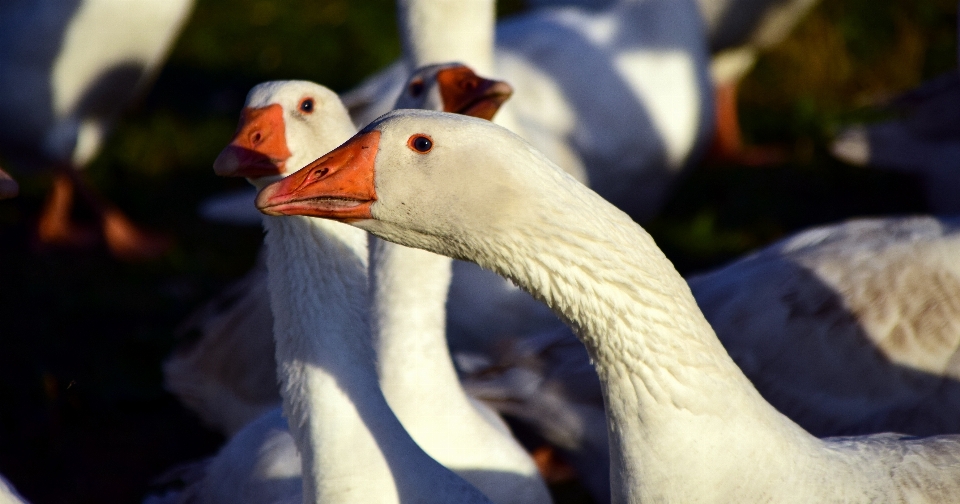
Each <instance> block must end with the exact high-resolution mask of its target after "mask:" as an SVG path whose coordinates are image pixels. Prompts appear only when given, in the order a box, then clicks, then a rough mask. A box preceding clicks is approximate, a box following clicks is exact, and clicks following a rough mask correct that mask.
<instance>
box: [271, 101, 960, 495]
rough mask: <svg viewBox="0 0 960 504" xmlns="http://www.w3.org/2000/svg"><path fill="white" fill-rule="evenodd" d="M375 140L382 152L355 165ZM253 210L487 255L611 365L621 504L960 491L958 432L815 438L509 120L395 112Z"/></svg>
mask: <svg viewBox="0 0 960 504" xmlns="http://www.w3.org/2000/svg"><path fill="white" fill-rule="evenodd" d="M419 136H428V137H429V138H430V139H431V146H432V147H431V148H430V149H429V150H427V151H426V152H424V151H422V150H416V149H414V148H413V147H414V146H417V145H422V142H418V141H416V139H417V137H419ZM361 146H366V148H367V149H368V150H369V149H376V156H372V155H368V157H366V158H365V159H363V160H361V159H359V158H357V157H356V156H355V155H354V153H355V152H356V151H357V150H358V149H359V148H360V147H361ZM491 146H496V147H495V148H491ZM345 174H349V175H345ZM345 179H347V180H354V181H358V182H359V181H360V180H368V181H369V182H367V183H363V184H361V187H368V186H367V184H369V187H370V188H375V189H374V191H375V192H372V193H371V192H369V190H368V192H366V193H365V196H363V197H358V198H350V199H349V200H343V199H342V198H344V196H345V194H344V192H343V191H341V190H339V189H338V186H337V183H338V182H339V181H341V180H345ZM331 180H333V182H332V183H331V182H330V181H331ZM335 202H343V204H341V203H337V204H332V203H335ZM408 205H415V206H412V207H411V208H413V209H414V211H412V212H411V211H405V210H404V207H406V206H408ZM257 206H258V207H259V208H260V209H261V210H263V211H265V212H266V213H268V214H272V215H291V214H294V215H296V214H299V215H311V216H315V217H325V218H334V219H348V220H349V221H350V222H351V223H352V224H353V225H355V226H357V227H360V228H362V229H366V230H368V231H370V232H372V233H373V234H375V235H377V236H380V237H381V238H384V239H388V240H391V241H395V242H399V243H402V244H404V245H406V246H415V247H420V248H424V249H427V250H430V251H432V252H434V253H441V254H446V255H450V256H454V257H458V258H461V259H469V260H473V261H476V262H477V263H478V264H480V265H482V266H485V267H488V268H491V269H493V270H494V271H496V272H497V273H499V274H501V275H503V276H505V277H507V278H510V279H511V280H513V281H515V282H516V283H517V284H518V285H520V286H521V287H522V288H524V289H525V290H528V291H529V292H531V293H532V294H534V295H535V296H536V297H538V298H539V299H541V300H542V301H544V302H545V303H546V304H547V305H548V306H550V307H551V309H553V310H554V311H555V312H556V313H557V314H558V315H559V316H560V317H561V318H563V319H564V320H565V322H566V323H568V324H569V325H570V326H571V327H572V328H573V329H574V331H575V332H576V333H577V336H578V337H579V338H580V340H581V341H582V342H583V343H584V345H585V346H586V348H587V350H588V352H589V353H590V356H591V359H592V360H593V362H594V365H595V367H596V369H597V373H598V376H599V378H600V382H601V384H602V389H603V394H604V399H605V405H606V413H607V419H608V420H607V421H608V434H609V439H610V451H611V492H612V495H613V499H612V501H613V502H645V501H678V502H732V501H737V502H770V501H774V502H812V501H817V502H824V501H846V502H900V501H904V500H909V501H911V502H946V501H950V500H956V499H957V498H958V497H960V439H958V438H957V437H953V436H939V437H930V438H913V437H906V436H901V435H896V434H879V435H873V436H863V437H853V438H827V439H818V438H816V437H814V436H812V435H810V434H808V433H807V432H805V431H804V430H803V429H801V428H800V427H799V426H797V425H796V424H795V423H793V422H791V421H790V420H789V419H787V418H786V417H785V416H783V415H782V414H780V413H779V412H777V411H776V410H775V409H774V408H773V407H772V406H770V405H769V403H767V402H766V401H764V400H763V398H762V397H761V396H760V394H759V393H758V392H757V390H756V389H755V388H754V387H753V385H752V384H751V383H750V381H749V380H748V379H747V378H746V377H745V376H744V375H743V373H742V372H741V371H740V369H739V368H738V367H737V366H736V364H735V363H734V361H733V360H732V359H731V358H730V356H729V355H728V354H727V353H726V351H725V350H724V348H723V346H722V345H721V344H720V341H719V340H718V339H717V337H716V335H715V334H714V332H713V330H712V328H711V327H710V324H709V323H708V322H707V321H706V319H705V318H704V317H703V314H702V313H701V311H700V309H699V308H698V307H697V304H696V301H695V299H694V297H693V295H692V294H691V292H690V289H689V287H688V286H687V284H686V282H685V281H684V280H683V279H682V278H681V277H680V275H679V274H678V273H677V272H676V270H675V269H674V268H673V266H672V265H671V264H670V262H669V261H668V260H667V259H666V258H665V257H664V256H663V254H662V252H660V250H659V249H658V248H657V247H656V245H655V244H654V242H653V240H652V239H651V238H650V236H649V235H648V234H646V232H644V231H643V229H642V228H641V227H640V226H639V225H637V224H636V223H635V222H633V221H632V220H631V219H630V218H629V217H628V216H627V215H626V214H624V213H623V212H621V211H619V210H617V209H616V208H615V207H613V206H612V205H610V204H609V203H608V202H606V201H604V200H603V199H602V198H600V197H599V196H598V195H597V194H596V193H594V192H592V191H590V190H589V189H587V188H585V187H583V186H582V185H581V184H579V183H577V182H576V181H574V180H573V179H571V178H570V177H569V176H567V175H565V174H564V173H563V172H562V171H561V170H560V169H558V168H557V167H556V166H555V165H553V164H552V163H551V162H550V161H548V160H547V159H546V158H545V157H544V156H543V155H541V154H540V153H538V152H537V151H536V150H534V149H533V148H531V147H530V146H529V144H527V143H526V142H524V141H522V140H521V139H519V138H518V137H516V136H515V135H513V134H511V133H509V132H507V131H505V130H503V129H500V128H498V127H497V126H494V125H490V124H485V123H482V122H478V121H476V120H473V119H470V118H463V117H456V116H450V115H446V114H440V113H431V112H419V111H397V112H393V113H391V114H388V115H386V116H384V117H383V118H381V119H380V120H378V121H376V122H374V123H372V124H371V125H370V126H368V127H367V128H365V129H364V130H363V131H362V132H361V133H359V134H358V135H356V136H355V137H354V138H353V139H351V141H349V142H347V143H345V144H344V145H342V146H341V147H339V148H338V149H337V150H335V151H333V152H331V153H330V154H328V155H327V156H325V157H324V158H322V159H320V160H318V161H317V162H314V163H312V164H311V165H308V166H307V167H305V168H303V169H302V170H301V171H299V172H298V173H296V174H294V175H291V176H290V177H288V178H287V179H284V180H283V181H280V182H277V183H274V184H271V185H270V186H268V187H266V188H265V189H263V190H262V191H261V193H260V195H259V196H258V198H257ZM344 207H346V211H345V208H344ZM571 237H576V239H571Z"/></svg>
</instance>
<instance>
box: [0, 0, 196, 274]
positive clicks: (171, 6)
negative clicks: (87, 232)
mask: <svg viewBox="0 0 960 504" xmlns="http://www.w3.org/2000/svg"><path fill="white" fill-rule="evenodd" d="M192 7H193V0H171V1H165V0H148V1H142V2H135V3H130V2H127V1H125V0H75V1H58V0H40V1H31V0H11V1H7V2H4V3H3V5H2V6H0V149H2V150H3V153H4V155H5V156H9V157H10V158H11V159H13V160H14V161H15V162H14V164H15V165H17V166H19V167H34V166H41V167H47V168H49V167H57V168H59V169H61V173H60V175H59V177H58V180H57V183H55V185H54V193H53V196H52V197H51V203H50V204H49V205H48V208H47V210H46V212H45V214H44V216H45V217H47V220H46V221H44V220H43V218H41V227H40V229H39V232H40V238H41V239H48V238H49V239H51V240H57V239H63V240H68V239H71V238H70V236H68V235H69V234H70V233H71V231H72V230H71V229H70V227H69V224H68V223H67V222H66V221H67V220H68V217H69V210H70V204H69V203H70V201H71V200H72V197H73V188H74V186H77V185H78V184H81V183H80V181H79V180H80V179H79V178H78V177H77V175H76V174H74V173H73V170H76V169H82V168H84V167H85V166H86V165H87V164H88V163H89V162H90V161H91V160H92V159H93V158H94V157H95V156H96V155H97V153H98V152H99V151H100V148H101V147H102V145H103V143H104V141H105V139H106V136H107V134H108V133H109V130H110V129H111V127H112V125H113V123H114V122H115V121H116V120H117V118H118V116H119V115H120V113H121V112H122V111H123V109H124V107H126V106H127V105H128V104H129V102H130V101H131V100H132V99H133V98H135V97H136V96H138V95H139V94H142V92H143V91H144V90H145V88H146V86H147V85H148V84H149V83H150V82H151V81H152V80H153V78H154V76H155V75H156V74H157V72H158V71H159V69H160V66H161V64H162V62H163V61H164V59H165V58H166V55H167V53H168V52H169V50H170V47H171V45H172V43H173V40H174V39H175V38H176V36H177V34H178V33H179V32H180V29H181V28H182V27H183V25H184V23H185V22H186V20H187V17H188V16H189V13H190V11H191V9H192ZM80 187H81V190H80V191H79V193H80V195H82V196H85V197H86V198H87V199H88V200H91V201H90V203H91V204H92V205H93V206H94V210H95V211H97V213H98V215H99V216H100V217H101V219H102V221H103V222H102V223H101V225H102V227H103V232H104V235H105V238H106V239H107V244H108V245H109V246H110V247H111V249H112V250H113V252H114V253H115V254H118V255H120V256H121V257H138V256H140V257H142V256H144V255H146V256H150V255H156V254H157V253H159V252H160V251H162V250H163V249H165V248H166V247H165V246H162V243H161V240H159V239H158V238H156V237H149V235H145V234H143V233H140V232H138V231H137V230H136V229H135V228H134V227H133V226H132V224H130V223H129V222H128V221H127V219H126V218H125V217H123V216H122V214H120V213H119V211H118V210H116V209H113V208H111V207H110V206H109V205H107V204H106V203H104V202H101V201H99V200H97V199H96V198H93V197H91V196H90V195H89V190H85V189H82V185H81V186H80Z"/></svg>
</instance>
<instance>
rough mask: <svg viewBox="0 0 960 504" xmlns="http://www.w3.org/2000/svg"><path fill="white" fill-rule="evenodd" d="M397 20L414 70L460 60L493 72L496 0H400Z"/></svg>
mask: <svg viewBox="0 0 960 504" xmlns="http://www.w3.org/2000/svg"><path fill="white" fill-rule="evenodd" d="M397 21H398V23H399V25H400V26H399V28H400V42H401V44H402V46H403V54H404V57H405V59H406V60H407V64H408V65H410V68H411V69H413V68H419V67H421V66H424V65H431V64H436V63H447V62H451V61H459V62H461V63H464V64H466V65H469V66H470V67H472V68H473V69H474V71H476V72H477V73H478V74H480V75H491V73H492V72H493V44H494V26H495V23H496V7H495V2H494V0H397Z"/></svg>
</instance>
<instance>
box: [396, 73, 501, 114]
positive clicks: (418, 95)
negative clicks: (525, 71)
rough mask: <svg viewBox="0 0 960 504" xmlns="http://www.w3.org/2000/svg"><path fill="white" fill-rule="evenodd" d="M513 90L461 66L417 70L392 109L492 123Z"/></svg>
mask: <svg viewBox="0 0 960 504" xmlns="http://www.w3.org/2000/svg"><path fill="white" fill-rule="evenodd" d="M511 94H513V88H511V87H510V85H509V84H507V83H506V82H503V81H498V80H492V79H485V78H483V77H480V76H479V75H477V74H476V73H474V71H473V70H472V69H470V67H468V66H466V65H463V64H461V63H442V64H438V65H427V66H424V67H420V68H418V69H417V70H416V71H414V72H413V74H411V75H410V78H409V79H408V80H407V83H406V85H404V87H403V91H402V92H401V93H400V96H399V97H398V98H397V102H396V104H395V105H394V108H395V109H423V110H442V111H444V112H452V113H454V114H463V115H469V116H473V117H479V118H481V119H487V120H490V119H493V116H494V114H496V113H497V110H499V109H500V106H501V105H503V103H504V102H505V101H507V99H508V98H510V95H511Z"/></svg>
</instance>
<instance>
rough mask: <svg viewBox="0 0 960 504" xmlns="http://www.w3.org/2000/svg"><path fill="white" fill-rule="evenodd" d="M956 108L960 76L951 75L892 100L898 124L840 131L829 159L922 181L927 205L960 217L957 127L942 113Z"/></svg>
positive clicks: (959, 134)
mask: <svg viewBox="0 0 960 504" xmlns="http://www.w3.org/2000/svg"><path fill="white" fill-rule="evenodd" d="M958 105H960V71H957V70H954V71H952V72H948V73H946V74H944V75H941V76H940V77H937V78H935V79H933V80H931V81H929V82H926V83H924V84H922V85H920V87H918V88H916V89H914V90H911V91H908V92H906V93H904V94H903V95H901V96H899V97H897V98H895V99H894V100H892V102H891V103H890V104H889V105H888V107H889V108H891V109H893V110H896V111H899V112H900V113H901V114H900V116H901V117H899V118H896V119H890V120H887V121H882V122H879V123H875V124H858V125H853V126H849V127H847V128H844V129H843V130H842V131H840V133H839V134H838V135H837V136H836V138H835V139H834V141H833V143H832V144H831V146H830V150H831V153H832V154H833V155H834V156H835V157H837V158H839V159H840V160H842V161H844V162H847V163H849V164H852V165H855V166H870V167H876V168H880V169H887V170H891V171H897V172H901V173H908V174H912V175H915V176H917V177H919V178H920V182H921V184H922V187H923V190H924V192H925V193H926V200H927V205H928V206H929V207H930V209H931V210H932V211H934V212H935V213H938V214H956V213H958V212H960V203H958V199H960V198H958V197H957V196H958V195H960V182H958V180H960V178H958V177H957V176H956V172H957V159H958V158H960V157H958V156H960V121H958V120H957V118H956V117H953V116H952V115H951V114H944V113H943V111H944V110H953V109H954V108H955V107H957V106H958Z"/></svg>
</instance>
